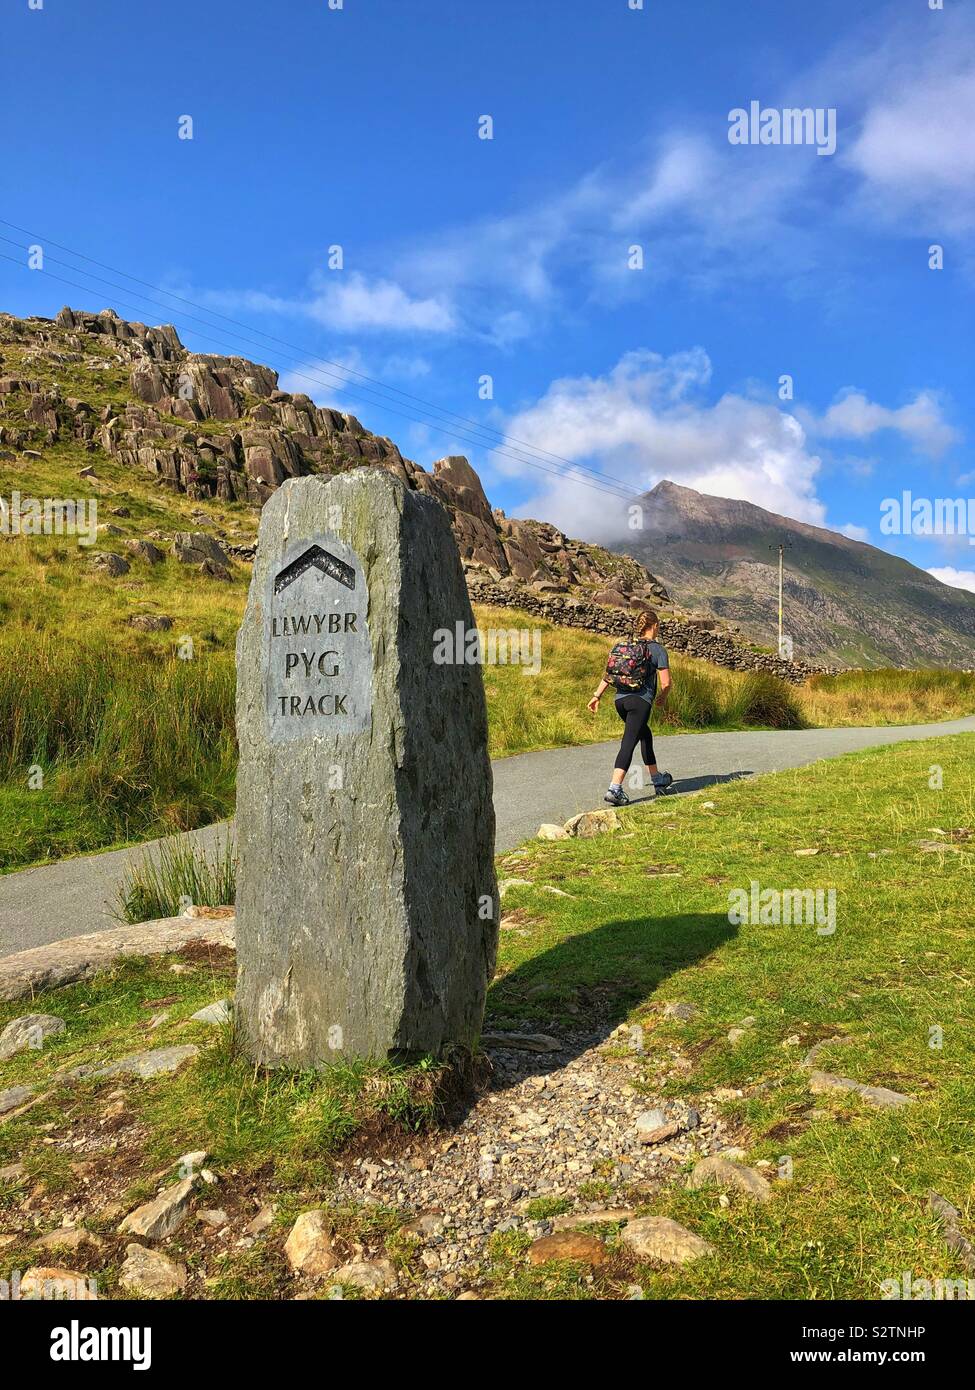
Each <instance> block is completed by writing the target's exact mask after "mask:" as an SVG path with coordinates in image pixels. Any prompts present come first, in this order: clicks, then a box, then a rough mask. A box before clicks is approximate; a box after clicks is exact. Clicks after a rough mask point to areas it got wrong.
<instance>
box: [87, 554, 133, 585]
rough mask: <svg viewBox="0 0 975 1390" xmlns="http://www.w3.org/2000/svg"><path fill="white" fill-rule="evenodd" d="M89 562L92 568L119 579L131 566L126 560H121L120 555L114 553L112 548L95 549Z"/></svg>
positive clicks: (110, 577)
mask: <svg viewBox="0 0 975 1390" xmlns="http://www.w3.org/2000/svg"><path fill="white" fill-rule="evenodd" d="M90 563H91V566H92V568H93V569H96V570H98V571H99V572H100V573H101V574H107V575H108V577H109V579H120V578H121V576H122V575H123V574H128V572H129V569H130V568H131V566H130V565H129V562H128V560H123V559H122V556H121V555H116V554H115V552H114V551H112V550H96V551H95V553H94V554H93V555H92V557H91V561H90Z"/></svg>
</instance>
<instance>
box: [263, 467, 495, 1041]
mask: <svg viewBox="0 0 975 1390" xmlns="http://www.w3.org/2000/svg"><path fill="white" fill-rule="evenodd" d="M314 547H318V552H319V553H316V552H315V551H314V549H313V548H314ZM309 552H311V554H310V555H309ZM282 572H284V573H282ZM275 581H278V584H277V590H276V585H275ZM346 613H348V614H351V615H352V616H353V619H354V622H352V621H351V620H350V624H349V627H348V629H345V620H344V618H343V622H342V624H341V625H340V626H341V627H342V628H343V630H341V631H338V632H330V631H329V630H328V626H327V624H328V621H329V615H330V614H336V615H339V616H342V615H344V614H346ZM306 618H307V619H309V620H310V624H311V626H310V631H309V632H308V634H307V635H304V636H301V635H298V636H294V635H293V623H294V620H295V619H298V620H299V621H302V622H303V621H304V620H305V619H306ZM458 623H460V624H462V626H463V628H464V629H465V630H469V629H471V628H472V627H473V626H474V621H473V615H472V612H471V606H470V599H469V598H468V595H467V589H466V586H465V583H464V577H463V572H462V569H461V565H460V560H459V557H458V553H457V547H456V544H455V542H454V539H453V536H452V534H451V530H450V525H449V521H448V518H447V514H446V512H445V511H444V510H443V508H442V507H441V505H440V504H439V502H437V501H436V500H435V499H434V498H431V497H428V496H426V495H424V494H421V493H417V492H411V491H409V490H408V489H407V488H406V487H405V486H404V485H403V484H402V483H401V482H400V481H399V480H398V479H396V478H394V477H393V476H392V475H391V474H389V473H387V472H385V471H384V470H383V469H381V468H360V469H355V470H353V471H351V472H348V473H344V474H340V475H339V476H338V477H335V478H333V479H331V480H325V479H321V478H317V477H309V478H300V479H292V480H290V481H288V482H285V483H284V484H283V485H282V486H281V487H280V488H279V489H278V490H277V491H276V492H275V493H274V495H273V496H272V497H271V498H270V499H269V501H268V502H267V504H266V505H265V507H264V511H263V514H262V517H261V529H260V537H259V544H258V550H257V558H256V562H255V566H254V573H253V577H252V581H251V587H250V593H249V596H248V602H247V610H246V613H245V615H244V620H243V623H242V625H241V629H240V633H239V635H238V642H237V682H238V684H237V732H238V738H239V741H240V768H239V773H238V788H237V843H238V850H239V856H240V868H239V876H238V891H237V952H238V981H237V1002H236V1022H237V1026H238V1028H239V1030H240V1035H241V1037H242V1040H243V1041H244V1045H245V1047H246V1048H247V1049H248V1051H249V1053H250V1055H251V1056H252V1057H253V1058H254V1059H255V1060H256V1061H258V1062H261V1063H264V1064H268V1065H280V1064H287V1065H296V1066H307V1065H312V1066H317V1065H321V1064H323V1063H327V1062H328V1061H330V1060H336V1059H337V1058H338V1057H340V1056H342V1055H346V1056H356V1055H357V1056H372V1057H382V1056H385V1055H387V1054H389V1053H419V1052H433V1053H438V1052H441V1051H442V1050H443V1048H444V1047H445V1046H447V1045H448V1044H460V1045H462V1046H465V1047H470V1046H472V1045H473V1044H474V1043H475V1041H476V1039H477V1035H478V1032H479V1030H480V1026H481V1021H482V1017H483V1010H484V997H485V992H486V989H487V984H488V981H489V979H490V977H491V975H492V973H493V969H494V959H495V952H496V946H497V930H498V893H497V884H496V880H495V875H494V864H493V851H494V810H493V805H492V799H491V790H492V782H491V768H490V762H489V760H488V755H487V715H486V707H485V700H484V687H483V680H482V675H481V671H480V669H479V667H478V666H477V665H468V664H460V663H449V664H437V663H436V662H435V661H434V650H435V633H437V632H438V630H439V631H443V630H448V631H450V632H451V633H452V632H453V631H454V629H455V625H456V624H458ZM322 624H324V625H325V626H324V628H323V629H322V630H321V633H320V635H319V633H318V632H316V627H321V625H322ZM275 631H277V633H278V635H277V636H275V635H274V632H275ZM289 656H291V657H297V661H294V662H291V663H290V665H289V662H288V657H289ZM323 656H327V660H325V661H324V664H320V661H321V658H322V657H323ZM333 669H334V672H335V674H332V672H333ZM292 694H294V695H296V696H298V697H299V698H300V702H301V704H300V707H301V709H302V710H304V709H306V708H309V707H308V703H307V702H308V701H309V700H311V702H312V705H311V709H312V710H313V711H314V712H310V713H308V714H307V715H306V714H300V715H292V714H291V707H290V704H286V705H285V706H284V707H283V708H282V706H281V704H280V697H281V696H282V695H283V696H285V698H286V700H288V701H290V697H291V695H292ZM334 695H338V696H339V697H342V696H343V695H344V696H345V697H346V698H345V699H344V701H343V704H342V707H341V708H339V707H338V704H337V702H336V703H335V704H334V706H331V705H330V700H331V697H332V696H334ZM321 697H324V702H323V705H322V708H321V709H319V707H318V701H319V700H320V698H321ZM272 715H273V717H272ZM289 720H290V722H291V726H292V727H290V728H289V727H288V721H289ZM336 769H338V771H339V772H340V775H341V786H336V785H335V781H336V777H335V770H336ZM482 910H483V911H484V912H485V915H484V916H481V915H480V913H481V911H482Z"/></svg>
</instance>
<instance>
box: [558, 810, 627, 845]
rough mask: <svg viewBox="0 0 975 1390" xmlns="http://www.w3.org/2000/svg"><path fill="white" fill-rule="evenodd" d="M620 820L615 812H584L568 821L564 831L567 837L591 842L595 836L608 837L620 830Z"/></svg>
mask: <svg viewBox="0 0 975 1390" xmlns="http://www.w3.org/2000/svg"><path fill="white" fill-rule="evenodd" d="M620 823H621V822H620V818H619V816H618V815H617V814H616V812H615V811H613V810H609V811H583V812H582V813H581V814H580V815H578V816H573V817H572V819H571V820H567V821H566V823H565V825H564V826H563V829H564V830H565V832H566V834H567V835H575V836H577V837H578V838H579V839H580V840H591V839H592V838H593V836H594V835H606V834H610V833H612V831H614V830H619V828H620Z"/></svg>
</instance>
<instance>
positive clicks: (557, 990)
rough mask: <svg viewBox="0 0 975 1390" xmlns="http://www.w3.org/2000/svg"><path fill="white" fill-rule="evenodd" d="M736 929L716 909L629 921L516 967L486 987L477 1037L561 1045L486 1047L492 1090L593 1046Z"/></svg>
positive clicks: (561, 944) (569, 939)
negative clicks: (528, 1036)
mask: <svg viewBox="0 0 975 1390" xmlns="http://www.w3.org/2000/svg"><path fill="white" fill-rule="evenodd" d="M736 931H737V928H736V927H734V926H733V925H732V924H731V923H730V922H729V921H728V918H727V916H726V915H724V914H722V913H717V912H699V913H683V914H681V915H680V916H674V917H651V916H647V917H633V918H630V919H628V920H626V921H613V922H607V923H605V924H604V925H603V926H601V927H595V928H593V930H592V931H586V932H579V933H577V934H576V935H574V936H570V937H567V938H566V939H565V940H564V941H560V942H559V943H558V945H557V946H553V947H551V948H550V949H549V950H547V951H543V952H542V953H541V954H540V955H537V956H533V957H532V959H531V960H528V961H525V962H524V964H522V965H519V966H517V967H516V968H515V969H514V970H512V971H510V972H509V973H508V974H507V975H505V976H503V977H502V978H501V979H499V980H497V981H496V982H495V983H494V985H493V986H492V987H491V990H490V993H489V995H488V1005H487V1019H486V1022H485V1032H487V1033H491V1032H522V1033H525V1032H543V1033H547V1034H550V1035H551V1036H553V1037H555V1038H557V1039H558V1040H559V1041H560V1042H561V1043H562V1044H563V1045H562V1047H561V1048H560V1050H559V1051H558V1052H545V1053H533V1052H528V1051H523V1050H521V1049H518V1050H514V1049H507V1048H499V1047H497V1046H496V1045H493V1044H492V1045H489V1046H486V1047H485V1051H486V1052H487V1053H488V1054H489V1056H491V1058H492V1061H493V1062H494V1063H495V1081H494V1089H498V1088H501V1089H503V1087H504V1086H505V1085H508V1084H513V1082H514V1081H516V1080H521V1079H522V1078H523V1077H525V1076H530V1075H541V1074H545V1073H547V1072H551V1071H555V1070H558V1069H559V1068H561V1067H564V1066H565V1065H566V1063H567V1062H569V1061H571V1060H572V1058H573V1057H578V1056H579V1055H581V1054H582V1053H583V1052H585V1051H587V1050H588V1049H589V1048H591V1047H594V1046H596V1045H598V1043H600V1042H601V1041H604V1040H605V1039H606V1038H608V1037H609V1035H610V1033H611V1032H612V1031H613V1029H614V1028H615V1027H617V1025H618V1024H619V1023H621V1022H623V1020H624V1019H625V1018H626V1017H627V1016H628V1014H629V1013H630V1012H631V1011H632V1010H633V1009H634V1008H635V1007H636V1006H637V1005H639V1004H641V1003H642V1002H643V1001H644V1000H646V999H647V998H649V996H650V995H651V994H653V993H654V991H655V990H657V989H659V987H660V986H661V985H662V984H663V983H664V982H665V981H666V980H667V979H669V978H670V976H672V975H675V974H678V973H679V972H680V971H682V970H685V969H687V968H688V967H689V966H692V965H696V964H698V963H699V962H700V961H702V960H703V959H704V958H705V957H706V956H708V955H710V954H711V952H712V951H714V950H716V949H717V947H719V946H721V945H723V944H724V942H726V941H729V940H730V939H731V938H732V937H733V936H734V935H735V933H736ZM499 1063H501V1064H502V1065H501V1066H500V1067H499V1065H498V1064H499ZM515 1073H517V1074H516V1075H515Z"/></svg>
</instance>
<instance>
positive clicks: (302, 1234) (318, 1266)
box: [284, 1210, 342, 1278]
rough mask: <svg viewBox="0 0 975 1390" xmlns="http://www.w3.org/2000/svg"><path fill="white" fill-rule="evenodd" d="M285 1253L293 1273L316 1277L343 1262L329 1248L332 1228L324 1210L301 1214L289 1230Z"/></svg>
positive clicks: (330, 1247)
mask: <svg viewBox="0 0 975 1390" xmlns="http://www.w3.org/2000/svg"><path fill="white" fill-rule="evenodd" d="M284 1253H285V1254H286V1255H287V1257H288V1263H289V1264H290V1266H291V1268H292V1269H293V1270H294V1272H295V1273H296V1274H307V1275H310V1276H311V1277H312V1278H318V1277H320V1276H321V1275H323V1274H328V1273H329V1272H330V1271H331V1270H333V1269H336V1268H338V1266H339V1265H341V1263H342V1261H341V1260H340V1259H339V1257H338V1255H336V1253H335V1251H334V1250H333V1248H332V1226H331V1222H330V1220H329V1219H328V1217H327V1215H326V1213H325V1212H324V1211H321V1210H318V1211H304V1212H302V1213H301V1215H300V1216H299V1217H298V1219H297V1221H296V1222H295V1224H294V1225H293V1226H292V1228H291V1234H290V1235H289V1236H288V1239H287V1240H286V1241H285V1243H284Z"/></svg>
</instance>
